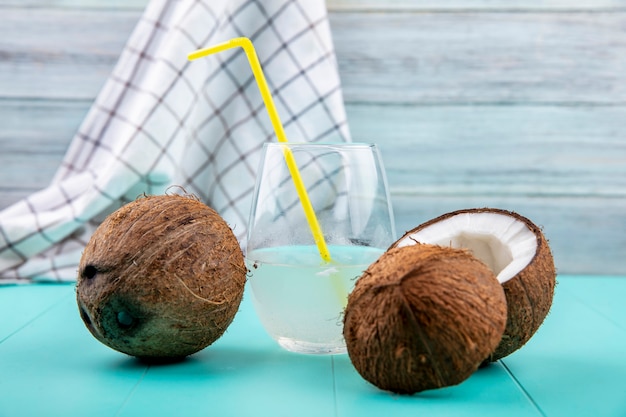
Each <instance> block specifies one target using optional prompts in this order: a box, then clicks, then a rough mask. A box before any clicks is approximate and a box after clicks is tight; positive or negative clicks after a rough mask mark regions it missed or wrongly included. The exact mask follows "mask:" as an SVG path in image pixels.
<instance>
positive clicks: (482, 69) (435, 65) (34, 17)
mask: <svg viewBox="0 0 626 417" xmlns="http://www.w3.org/2000/svg"><path fill="white" fill-rule="evenodd" d="M3 12H4V16H3V19H2V21H0V39H12V40H16V41H12V42H10V43H7V42H0V54H2V55H5V56H7V57H11V59H8V60H2V61H0V85H3V88H6V89H7V90H6V91H5V92H4V93H2V95H5V96H6V95H9V96H12V97H66V98H71V97H77V98H87V97H93V96H94V95H95V94H96V93H97V90H98V89H99V87H100V85H101V84H102V82H103V80H104V78H105V77H106V75H107V74H108V72H109V70H110V68H112V65H113V64H114V62H115V60H116V59H117V55H118V53H119V51H120V50H121V48H122V46H123V44H124V42H125V40H126V39H127V36H128V34H129V33H130V31H131V30H132V27H133V26H134V23H135V22H136V20H137V18H138V17H139V12H136V11H125V12H119V11H116V12H112V11H108V10H104V11H100V10H98V11H93V10H91V11H90V10H70V11H67V10H63V11H61V10H54V9H52V10H51V9H33V10H26V9H13V8H9V9H7V10H5V11H3ZM330 19H331V27H332V30H333V37H334V40H335V46H336V50H337V58H338V62H339V68H340V71H341V76H342V80H343V84H344V92H345V97H346V99H347V100H348V101H352V102H354V101H356V102H372V101H373V102H426V103H451V102H452V103H455V102H456V103H458V102H464V103H474V102H480V103H485V102H488V103H491V102H497V103H510V102H533V103H536V102H539V103H550V102H583V103H588V102H591V103H624V102H626V84H624V83H623V82H622V80H623V78H622V74H624V73H626V54H625V53H624V52H625V49H626V47H625V46H624V45H626V33H624V31H623V30H622V29H621V28H622V27H623V25H624V24H626V13H624V12H619V13H618V12H613V13H575V12H560V13H553V12H551V13H547V12H546V13H540V12H537V13H514V12H501V13H488V12H485V13H481V12H457V13H358V12H352V13H331V14H330ZM42 28H45V30H43V29H42ZM68 28H71V29H68ZM66 30H70V31H71V33H67V32H66ZM90 33H94V34H95V33H97V36H90V35H89V34H90ZM73 34H76V36H74V35H73ZM43 51H46V52H45V53H44V52H43ZM382 51H384V54H383V53H382ZM477 57H478V58H480V59H477ZM35 69H37V70H35ZM38 74H40V75H41V76H40V77H38ZM9 78H11V79H13V80H14V81H13V82H12V83H6V82H2V80H3V79H9ZM4 84H6V85H4Z"/></svg>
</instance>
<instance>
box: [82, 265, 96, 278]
mask: <svg viewBox="0 0 626 417" xmlns="http://www.w3.org/2000/svg"><path fill="white" fill-rule="evenodd" d="M97 274H98V269H97V268H96V267H95V266H93V265H87V266H86V267H85V269H83V273H82V274H81V276H82V277H83V278H85V279H92V278H95V277H96V275H97Z"/></svg>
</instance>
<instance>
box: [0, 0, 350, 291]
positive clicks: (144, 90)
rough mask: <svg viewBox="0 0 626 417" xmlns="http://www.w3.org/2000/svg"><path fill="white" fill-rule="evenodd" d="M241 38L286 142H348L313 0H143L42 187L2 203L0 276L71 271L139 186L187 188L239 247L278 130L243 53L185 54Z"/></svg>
mask: <svg viewBox="0 0 626 417" xmlns="http://www.w3.org/2000/svg"><path fill="white" fill-rule="evenodd" d="M240 36H245V37H248V38H250V39H251V40H252V42H253V43H254V45H255V48H256V50H257V53H258V55H259V59H260V61H261V65H262V67H263V70H264V73H265V76H266V78H267V81H268V83H269V86H270V89H271V91H272V95H273V97H274V100H275V102H276V105H277V108H278V113H279V115H280V117H281V119H282V121H283V124H284V127H285V132H286V134H287V137H288V138H289V140H290V141H291V142H301V141H325V142H344V141H349V140H350V138H349V132H348V127H347V122H346V115H345V110H344V107H343V98H342V93H341V87H340V82H339V76H338V72H337V64H336V61H335V55H334V50H333V45H332V39H331V32H330V28H329V23H328V19H327V12H326V7H325V3H324V1H323V0H307V1H306V2H305V1H297V0H257V1H248V0H179V1H175V0H172V1H164V0H153V1H152V2H151V3H150V4H149V5H148V7H147V8H146V10H145V12H144V14H143V16H142V17H141V19H140V21H139V22H138V24H137V27H136V28H135V30H134V31H133V33H132V35H131V37H130V38H129V40H128V42H127V44H126V46H125V48H124V50H123V51H122V53H121V56H120V58H119V61H118V63H117V65H116V66H115V68H114V70H113V71H112V73H111V75H110V76H109V78H108V80H107V82H106V84H105V85H104V87H103V88H102V90H101V91H100V93H99V94H98V96H97V98H96V100H95V102H94V103H93V105H92V107H91V109H90V111H89V113H88V114H87V116H86V118H85V120H84V121H83V123H82V125H81V127H80V128H79V130H78V132H77V133H76V135H75V137H74V138H73V140H72V142H71V144H70V147H69V149H68V151H67V154H66V155H65V157H64V159H63V162H62V164H61V166H60V167H59V169H58V171H57V173H56V175H55V176H54V178H53V179H52V182H51V184H50V185H49V186H48V187H47V188H45V189H43V190H41V191H40V192H37V193H35V194H33V195H31V196H29V197H27V198H25V199H23V200H22V201H19V202H18V203H16V204H14V205H12V206H10V207H8V208H6V209H5V210H3V211H2V212H0V283H15V282H24V283H26V282H37V281H72V280H74V279H75V278H76V269H77V265H78V261H79V259H80V255H81V251H82V249H83V248H84V246H85V244H86V243H87V242H88V240H89V238H90V236H91V234H92V233H93V231H94V230H95V228H96V227H97V226H98V224H99V223H100V222H101V221H102V219H103V218H104V217H105V216H106V215H108V214H109V213H111V212H112V211H113V210H115V209H116V208H118V207H120V206H121V205H123V204H125V203H126V202H129V201H132V200H134V199H135V198H137V197H138V196H140V195H142V194H143V193H146V194H162V193H165V192H172V193H175V192H186V193H192V194H195V195H197V196H198V197H200V198H201V199H202V200H203V201H205V202H206V203H207V204H209V205H210V206H211V207H213V208H214V209H216V210H217V211H218V212H219V213H220V214H221V215H222V216H223V217H224V219H225V220H226V221H227V222H228V223H229V225H230V226H231V227H232V228H233V231H234V232H235V234H236V236H237V237H238V239H239V240H240V242H241V244H242V246H245V234H246V224H247V221H248V211H249V208H250V200H251V195H252V190H253V187H254V180H255V171H256V169H257V165H258V160H259V156H260V150H261V149H262V146H263V143H265V142H268V141H274V140H275V135H274V132H273V130H272V127H271V123H270V121H269V118H268V116H267V113H266V110H265V108H264V105H263V101H262V98H261V95H260V93H259V91H258V89H257V85H256V83H255V80H254V77H253V75H252V72H251V71H250V68H249V64H248V62H247V60H246V57H245V53H244V52H243V50H241V49H239V50H229V51H225V52H222V53H220V54H218V55H211V56H209V57H207V58H202V59H200V60H197V61H193V62H189V61H188V60H187V54H188V53H189V52H192V51H193V50H196V49H199V48H203V47H207V46H212V45H215V44H218V43H221V42H224V41H226V40H229V39H231V38H234V37H240ZM183 190H184V191H183Z"/></svg>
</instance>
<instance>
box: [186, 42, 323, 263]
mask: <svg viewBox="0 0 626 417" xmlns="http://www.w3.org/2000/svg"><path fill="white" fill-rule="evenodd" d="M238 46H239V47H241V48H243V50H244V51H245V53H246V56H247V57H248V62H249V63H250V67H251V68H252V73H253V74H254V78H255V79H256V82H257V85H258V87H259V91H260V92H261V97H262V98H263V102H264V103H265V107H266V108H267V112H268V113H269V117H270V121H271V122H272V126H273V127H274V132H275V133H276V137H277V138H278V141H279V142H282V143H287V136H286V135H285V130H284V129H283V125H282V124H281V122H280V118H279V117H278V112H277V111H276V106H275V105H274V100H272V95H271V93H270V89H269V87H268V86H267V81H266V80H265V75H263V70H262V69H261V64H260V63H259V58H258V57H257V54H256V51H255V49H254V45H253V44H252V42H251V41H250V39H248V38H233V39H231V40H229V41H226V42H224V43H221V44H218V45H215V46H211V47H208V48H203V49H198V50H197V51H194V52H192V53H190V54H189V55H188V56H187V58H188V59H189V60H190V61H193V60H195V59H198V58H202V57H205V56H207V55H210V54H215V53H218V52H222V51H225V50H227V49H230V48H235V47H238ZM284 154H285V162H287V168H288V169H289V173H290V174H291V178H292V179H293V182H294V184H295V187H296V192H297V193H298V197H299V198H300V203H301V204H302V208H303V209H304V215H305V216H306V219H307V222H308V223H309V227H310V228H311V233H312V234H313V240H315V244H316V245H317V250H318V251H319V253H320V256H321V257H322V260H324V261H325V262H330V260H331V258H330V252H328V247H327V246H326V241H325V240H324V234H323V233H322V229H321V227H320V224H319V222H318V221H317V216H316V215H315V211H314V210H313V206H312V205H311V200H310V199H309V195H308V194H307V191H306V188H305V186H304V182H303V181H302V177H301V176H300V171H299V170H298V166H297V165H296V161H295V159H294V157H293V154H292V153H291V150H290V149H289V148H286V147H285V148H284Z"/></svg>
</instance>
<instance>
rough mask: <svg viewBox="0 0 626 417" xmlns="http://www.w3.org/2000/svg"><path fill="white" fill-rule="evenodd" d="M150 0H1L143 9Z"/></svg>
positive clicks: (3, 3) (0, 1)
mask: <svg viewBox="0 0 626 417" xmlns="http://www.w3.org/2000/svg"><path fill="white" fill-rule="evenodd" d="M146 4H148V0H0V7H6V8H9V7H16V8H18V7H19V8H34V7H39V8H58V9H138V10H139V9H141V10H143V8H144V7H145V6H146Z"/></svg>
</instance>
